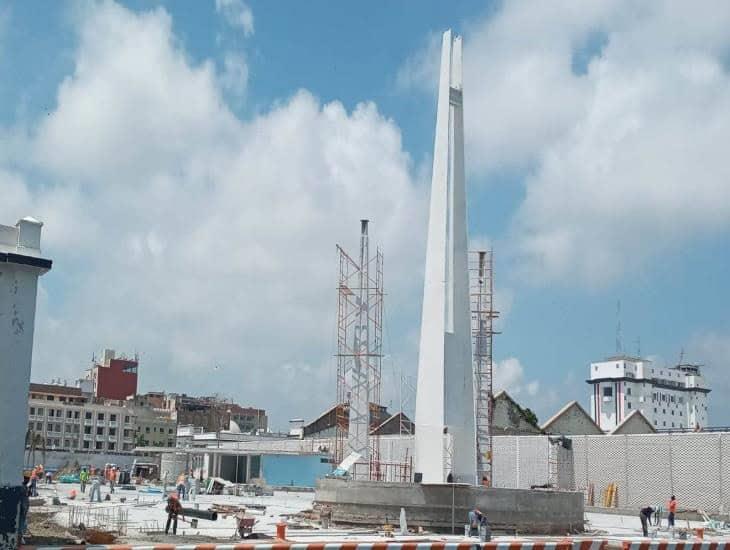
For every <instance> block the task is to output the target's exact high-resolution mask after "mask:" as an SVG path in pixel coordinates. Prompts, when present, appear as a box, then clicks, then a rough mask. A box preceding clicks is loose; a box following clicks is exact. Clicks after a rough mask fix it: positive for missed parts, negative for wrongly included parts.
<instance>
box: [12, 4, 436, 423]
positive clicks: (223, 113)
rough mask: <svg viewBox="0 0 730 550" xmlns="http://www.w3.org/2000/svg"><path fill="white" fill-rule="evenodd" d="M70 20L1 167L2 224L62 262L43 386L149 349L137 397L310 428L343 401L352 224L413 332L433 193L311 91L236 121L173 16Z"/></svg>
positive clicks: (42, 336)
mask: <svg viewBox="0 0 730 550" xmlns="http://www.w3.org/2000/svg"><path fill="white" fill-rule="evenodd" d="M78 25H79V27H78V34H79V46H78V50H77V52H76V54H75V56H76V57H75V69H74V71H73V74H71V75H69V76H68V77H67V78H66V79H65V80H64V81H63V82H62V84H61V85H60V87H59V90H58V98H57V106H56V108H55V109H54V110H53V111H52V112H51V113H50V115H49V116H44V117H43V120H42V121H41V122H40V123H39V124H37V125H36V126H35V127H33V128H31V129H29V131H28V134H29V136H30V137H29V141H30V145H29V149H28V150H29V151H30V153H31V154H30V157H29V158H25V159H20V158H15V159H13V158H10V159H7V162H6V166H3V165H2V161H3V160H4V159H0V195H1V196H3V197H5V196H11V197H13V199H12V201H10V202H8V201H0V215H2V219H3V220H6V221H5V223H8V222H7V220H10V221H13V220H14V219H16V218H18V217H21V216H23V215H26V214H33V215H35V216H37V217H39V218H41V219H43V221H44V222H45V227H44V237H43V238H44V245H45V251H46V253H47V254H48V255H49V256H50V257H52V258H53V259H54V269H53V271H52V272H51V273H50V274H48V275H47V276H45V277H44V278H43V279H42V284H43V288H42V291H41V299H40V300H39V313H38V316H37V331H36V349H35V355H34V371H33V377H34V379H43V378H47V377H50V376H51V375H53V376H63V377H67V378H69V379H71V378H72V377H73V376H74V374H80V368H81V367H82V366H83V363H84V361H85V360H86V359H87V358H88V357H90V355H91V352H92V351H94V350H96V349H99V348H100V347H102V346H108V347H113V348H115V349H117V350H121V351H127V352H133V351H135V350H136V351H138V352H140V354H141V359H142V364H141V367H140V373H141V374H140V376H141V381H142V386H143V388H144V389H167V390H170V391H186V392H188V393H212V392H215V391H221V388H223V389H224V390H223V391H224V393H227V394H228V395H230V396H232V397H234V398H235V399H236V400H238V401H240V402H242V403H251V404H254V405H259V406H264V407H268V408H269V409H270V410H271V411H272V412H273V413H274V422H275V424H276V425H277V426H279V427H281V426H283V423H284V421H285V420H286V419H287V417H288V416H289V415H294V416H304V417H311V416H313V415H315V414H317V413H318V412H320V411H321V410H322V409H323V408H324V407H326V406H329V405H330V404H331V402H332V400H333V399H334V397H335V388H334V376H330V372H329V370H330V364H329V363H330V362H331V361H330V359H329V358H331V356H332V353H333V349H334V348H333V345H334V344H333V338H332V334H333V332H334V304H335V277H336V269H337V264H336V256H335V247H334V245H335V243H336V242H341V243H342V244H344V245H345V246H346V247H348V248H354V247H355V246H356V243H357V236H358V228H359V223H358V220H359V219H360V218H370V219H371V220H372V226H371V234H372V236H373V239H374V240H375V241H377V242H379V243H381V244H382V245H383V247H384V249H385V258H386V274H385V276H386V279H385V280H386V289H387V291H388V293H389V300H390V303H389V309H391V310H396V311H399V312H400V313H399V315H402V316H406V317H408V316H409V315H410V316H412V318H414V319H417V313H418V312H417V311H414V310H413V309H414V306H413V304H414V303H415V304H417V303H418V299H417V297H418V295H419V294H420V288H419V285H417V284H414V281H413V278H412V276H411V273H412V265H418V263H419V262H420V261H422V253H423V246H422V245H419V244H417V243H421V242H422V234H423V225H424V216H425V211H426V209H425V208H424V205H425V202H424V196H423V195H424V193H423V191H424V190H425V189H424V188H423V187H422V186H419V185H417V184H416V183H415V181H414V178H413V175H412V172H413V168H412V163H411V160H410V158H409V156H408V155H407V154H406V153H405V152H404V151H403V148H402V144H401V136H400V131H399V129H398V127H397V126H396V125H395V124H394V123H393V121H391V120H388V119H386V118H385V117H383V116H382V115H381V114H380V113H379V112H378V109H377V107H376V106H375V105H374V104H372V103H362V104H360V105H358V106H356V107H355V108H354V109H353V110H352V111H350V112H348V111H347V110H346V109H345V108H344V107H343V106H342V105H341V104H340V103H338V102H332V103H328V104H321V103H320V102H319V101H318V100H317V98H316V97H314V96H313V95H312V94H311V93H309V92H307V91H306V90H301V91H299V92H297V93H295V94H294V95H292V96H291V97H289V98H285V99H283V100H281V101H279V102H277V103H276V104H275V106H273V107H272V108H271V109H270V110H268V111H267V112H263V113H261V114H259V115H258V116H256V117H255V118H253V119H252V120H250V121H247V122H242V121H241V120H239V119H237V118H236V117H235V116H234V115H233V114H232V112H231V110H230V109H229V108H228V106H227V104H226V102H225V99H224V96H223V90H222V85H221V83H220V79H219V78H218V76H217V75H216V72H215V70H214V68H213V64H212V63H211V62H209V61H204V62H202V63H200V64H194V63H192V62H191V61H190V59H189V57H188V56H187V55H186V52H185V51H184V50H183V49H182V46H181V45H180V43H179V41H177V40H176V39H175V35H174V32H173V28H172V21H171V18H170V16H169V15H168V14H167V13H166V11H165V10H163V9H156V10H152V11H147V12H144V13H139V14H137V13H133V12H131V11H129V10H127V9H126V8H124V7H121V6H119V5H117V4H114V3H103V4H97V5H95V6H94V7H93V9H91V10H89V11H88V12H85V13H84V14H83V16H82V17H80V19H79V22H78ZM21 160H22V162H21ZM19 163H20V164H22V165H23V166H25V167H26V168H25V172H23V171H20V172H14V171H12V170H11V169H10V168H9V166H16V165H18V164H19ZM35 177H39V178H41V180H42V181H43V182H50V183H47V184H44V185H38V184H36V183H34V182H33V183H31V179H32V178H35ZM414 244H415V246H414ZM394 323H395V325H396V326H395V327H394V326H391V330H397V328H396V327H397V326H398V325H397V324H398V323H399V319H398V318H396V319H395V320H394ZM401 326H402V325H401ZM396 334H397V332H396ZM395 346H396V348H395V349H394V350H389V351H390V352H391V353H398V352H399V351H400V348H398V347H397V346H398V344H397V340H396V341H395ZM215 365H220V368H219V369H215V370H214V367H215Z"/></svg>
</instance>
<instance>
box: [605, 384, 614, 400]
mask: <svg viewBox="0 0 730 550" xmlns="http://www.w3.org/2000/svg"><path fill="white" fill-rule="evenodd" d="M612 396H613V388H612V387H611V386H605V387H604V388H603V397H612Z"/></svg>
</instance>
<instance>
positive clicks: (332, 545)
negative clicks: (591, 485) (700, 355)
mask: <svg viewBox="0 0 730 550" xmlns="http://www.w3.org/2000/svg"><path fill="white" fill-rule="evenodd" d="M606 544H607V542H606V541H605V540H593V539H591V540H576V541H574V540H570V539H566V540H562V541H545V542H543V541H519V540H516V541H508V542H487V543H475V542H319V543H287V542H276V543H269V544H189V545H182V544H181V545H175V544H155V545H149V546H146V545H145V546H128V545H123V544H110V545H87V546H21V547H20V549H21V550H59V549H63V550H605V549H606ZM624 550H639V549H638V548H637V549H634V548H624ZM640 550H656V549H653V548H652V549H649V548H646V549H645V548H643V547H642V548H641V549H640ZM661 550H675V549H661ZM676 550H681V549H676ZM687 550H692V549H687ZM694 550H726V549H724V548H721V549H719V548H697V549H694ZM727 550H730V548H728V549H727Z"/></svg>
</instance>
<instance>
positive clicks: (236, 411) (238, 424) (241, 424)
mask: <svg viewBox="0 0 730 550" xmlns="http://www.w3.org/2000/svg"><path fill="white" fill-rule="evenodd" d="M148 395H149V394H148ZM140 397H141V398H143V399H153V400H155V402H157V400H158V395H157V394H153V395H152V396H151V397H148V396H140ZM163 406H164V408H166V409H167V410H169V411H171V412H173V413H174V415H175V419H176V420H177V423H178V424H179V425H181V426H186V425H190V426H198V427H201V428H203V430H204V431H206V432H217V431H220V430H237V431H240V432H247V433H256V432H265V431H267V430H268V417H267V416H266V410H264V409H256V408H253V407H241V406H240V405H237V404H236V403H232V402H230V401H226V400H223V399H221V398H219V397H216V396H203V397H193V396H190V395H186V394H184V393H183V394H176V393H169V394H167V395H165V397H164V399H163Z"/></svg>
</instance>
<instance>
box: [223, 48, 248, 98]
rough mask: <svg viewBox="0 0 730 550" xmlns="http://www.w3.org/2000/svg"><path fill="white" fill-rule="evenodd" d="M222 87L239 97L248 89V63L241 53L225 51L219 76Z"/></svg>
mask: <svg viewBox="0 0 730 550" xmlns="http://www.w3.org/2000/svg"><path fill="white" fill-rule="evenodd" d="M220 81H221V85H222V86H223V89H224V90H226V91H227V92H228V93H230V94H232V95H233V96H234V97H238V98H241V97H243V96H245V95H246V90H247V89H248V63H246V58H245V57H244V56H243V55H241V54H235V53H232V52H227V53H226V55H225V56H224V57H223V73H222V74H221V77H220Z"/></svg>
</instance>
